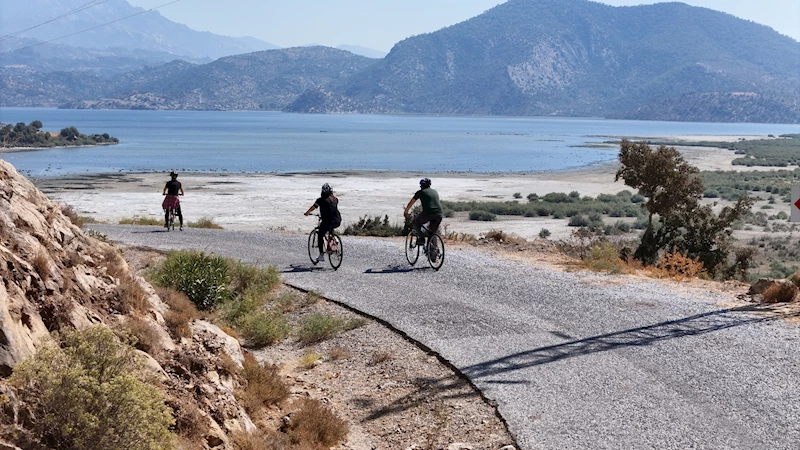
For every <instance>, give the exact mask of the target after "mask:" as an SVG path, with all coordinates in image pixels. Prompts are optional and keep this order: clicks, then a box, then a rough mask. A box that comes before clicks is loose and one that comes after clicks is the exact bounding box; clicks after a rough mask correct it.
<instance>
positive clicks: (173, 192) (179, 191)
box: [161, 171, 183, 231]
mask: <svg viewBox="0 0 800 450" xmlns="http://www.w3.org/2000/svg"><path fill="white" fill-rule="evenodd" d="M169 176H170V178H172V179H171V180H170V181H167V184H166V185H165V186H164V190H163V191H162V192H161V195H166V196H167V197H166V198H165V199H164V201H163V202H162V203H161V208H163V209H164V227H169V209H170V208H174V209H175V212H176V214H177V215H178V219H179V220H180V224H181V225H180V229H181V231H183V214H182V213H181V201H180V199H179V198H178V196H179V195H183V186H181V182H180V181H178V174H177V173H175V172H174V171H173V172H170V173H169Z"/></svg>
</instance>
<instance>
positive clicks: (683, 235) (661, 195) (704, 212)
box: [615, 139, 753, 273]
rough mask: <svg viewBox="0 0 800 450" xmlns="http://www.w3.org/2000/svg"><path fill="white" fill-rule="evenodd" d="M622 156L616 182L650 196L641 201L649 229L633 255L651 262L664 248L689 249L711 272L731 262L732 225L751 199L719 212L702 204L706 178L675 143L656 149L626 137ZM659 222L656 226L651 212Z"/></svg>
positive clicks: (651, 263) (743, 199) (747, 206)
mask: <svg viewBox="0 0 800 450" xmlns="http://www.w3.org/2000/svg"><path fill="white" fill-rule="evenodd" d="M619 160H620V163H622V167H621V168H620V169H619V170H618V171H617V174H616V178H615V180H619V179H620V178H622V179H623V180H624V181H625V184H626V185H628V186H630V187H633V188H636V189H638V190H639V193H640V194H642V195H644V196H645V197H647V201H646V202H645V203H644V204H643V206H644V208H645V209H647V211H648V221H647V228H646V229H645V232H644V235H643V236H642V242H641V244H640V245H639V247H638V248H637V249H636V252H635V253H634V257H635V258H636V259H638V260H640V261H642V262H643V263H645V264H649V265H653V264H655V262H656V261H657V260H658V254H659V251H660V250H663V249H668V250H670V251H672V252H675V251H678V252H681V251H685V252H687V254H688V255H689V256H690V257H696V258H699V260H700V261H702V262H703V265H704V267H705V268H706V270H708V271H709V272H710V273H714V272H715V271H717V269H718V268H720V267H721V266H722V265H723V263H724V262H725V261H726V260H727V257H728V253H729V251H730V244H729V238H730V234H731V230H730V226H731V224H732V223H733V222H734V221H736V220H738V219H740V218H741V217H742V216H744V215H745V214H747V213H748V212H749V210H750V207H751V206H752V204H753V201H752V200H751V199H748V198H742V199H739V201H738V202H737V203H736V204H735V205H734V206H733V207H726V208H723V210H722V211H721V212H720V214H719V215H717V214H714V212H713V211H712V209H711V207H710V206H702V205H701V204H700V199H701V198H702V197H703V192H704V190H705V189H704V186H703V182H702V181H701V180H700V178H698V177H697V176H695V175H696V174H697V173H698V172H699V170H698V169H697V168H696V167H694V166H692V165H690V164H689V163H687V162H686V160H685V159H684V158H683V156H682V155H681V154H680V153H679V152H678V151H677V150H675V148H673V147H669V148H668V147H665V146H663V145H662V146H661V147H659V148H658V149H657V150H655V151H654V150H652V149H651V148H650V147H649V146H648V145H647V144H646V143H645V142H639V143H631V142H629V141H628V140H626V139H625V140H623V141H622V144H621V145H620V153H619ZM654 215H658V216H659V217H660V219H661V225H660V227H658V229H656V227H655V225H654V221H653V216H654Z"/></svg>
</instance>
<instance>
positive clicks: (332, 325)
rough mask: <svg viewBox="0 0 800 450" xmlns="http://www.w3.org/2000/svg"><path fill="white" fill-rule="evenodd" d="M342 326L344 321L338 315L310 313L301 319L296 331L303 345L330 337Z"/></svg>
mask: <svg viewBox="0 0 800 450" xmlns="http://www.w3.org/2000/svg"><path fill="white" fill-rule="evenodd" d="M343 326H344V321H343V320H342V319H339V318H338V317H332V316H327V315H324V314H318V313H315V314H311V315H309V316H308V317H306V318H305V320H303V324H302V326H301V327H300V330H299V331H298V339H299V340H300V342H301V343H302V344H304V345H308V344H313V343H315V342H320V341H324V340H326V339H330V338H331V337H332V336H333V335H334V334H336V333H338V332H339V331H340V330H341V329H342V328H343Z"/></svg>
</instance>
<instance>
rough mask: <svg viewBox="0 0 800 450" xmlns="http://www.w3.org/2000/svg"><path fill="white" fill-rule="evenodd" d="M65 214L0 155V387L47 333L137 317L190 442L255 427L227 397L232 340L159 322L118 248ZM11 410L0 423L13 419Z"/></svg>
mask: <svg viewBox="0 0 800 450" xmlns="http://www.w3.org/2000/svg"><path fill="white" fill-rule="evenodd" d="M70 215H71V212H70V210H69V209H68V208H66V209H64V210H62V207H61V206H59V205H57V204H56V203H54V202H52V201H50V200H49V199H48V198H47V197H46V196H45V195H44V194H42V193H41V192H40V191H39V190H38V189H36V187H35V186H34V185H33V184H32V183H30V181H28V180H27V179H25V178H24V177H23V176H22V175H20V174H19V173H18V172H17V171H16V170H15V169H14V167H13V166H12V165H10V164H9V163H7V162H5V161H3V160H0V278H2V282H0V393H3V392H5V391H9V389H10V388H9V387H8V386H7V385H6V384H5V383H4V382H3V378H6V377H7V376H9V375H10V374H11V373H12V372H13V369H14V367H15V366H16V365H17V364H18V363H19V362H20V361H22V360H23V359H25V358H27V357H29V356H31V355H33V354H34V353H35V352H36V350H37V347H39V346H40V345H42V343H43V342H46V341H47V340H49V339H51V333H52V332H56V331H58V330H62V329H83V328H86V327H88V326H92V325H96V324H103V325H106V326H109V327H111V328H118V329H124V328H125V327H126V326H128V327H132V324H137V326H138V329H143V328H146V329H148V336H150V337H151V338H150V339H149V342H148V343H147V344H148V345H147V346H146V348H141V349H142V350H145V351H147V353H144V352H140V354H141V356H142V359H143V361H144V363H145V366H146V367H147V368H148V369H149V370H150V371H151V372H152V373H153V375H154V378H155V379H157V380H158V382H159V383H160V385H161V386H163V388H164V389H165V391H166V396H167V399H168V404H169V405H170V406H171V407H172V409H173V415H174V416H175V419H176V430H177V431H180V427H181V426H183V427H185V428H186V427H189V428H191V429H192V433H191V435H192V438H193V439H194V440H193V441H192V442H191V444H192V448H231V445H230V443H229V435H230V434H231V433H232V432H234V431H237V430H247V431H249V430H253V429H254V428H255V426H254V425H253V422H252V421H251V420H250V418H249V417H248V415H247V413H246V412H245V410H244V409H243V408H242V407H241V406H240V405H239V403H238V402H237V400H236V398H235V397H234V392H235V390H237V389H239V388H240V387H241V386H240V384H239V380H238V378H237V372H238V369H240V368H241V367H242V360H243V352H242V349H241V347H240V346H239V342H238V341H237V340H236V339H235V338H233V337H231V336H228V335H227V334H225V333H224V332H223V331H222V330H221V329H220V328H218V327H217V326H215V325H213V324H211V323H208V322H205V321H201V320H195V321H193V322H192V323H191V324H190V327H191V331H192V333H191V334H192V336H191V337H190V338H186V337H180V336H172V335H170V333H169V331H168V329H167V327H166V326H165V321H164V316H165V315H166V313H167V312H168V310H169V307H168V306H167V305H166V304H165V303H164V302H162V301H161V299H160V298H159V296H158V295H157V294H156V291H155V290H154V289H153V288H152V286H150V285H149V284H147V283H146V282H145V280H144V279H142V278H140V277H136V276H134V275H133V274H132V273H131V271H130V269H129V268H128V265H127V263H126V262H125V261H124V259H123V258H122V257H121V254H120V252H119V250H117V249H116V248H114V247H113V246H112V245H110V244H108V243H105V242H102V241H101V240H98V239H96V238H93V237H90V236H87V235H85V234H84V233H83V232H82V231H81V229H80V228H79V227H78V226H77V225H75V224H74V223H73V220H75V219H77V218H73V219H71V218H70V217H69V216H70ZM129 329H130V328H129ZM134 334H135V333H134ZM140 347H141V346H140ZM2 397H3V398H2V399H0V400H3V399H4V401H5V402H6V403H9V402H11V403H13V401H14V396H13V395H6V394H2ZM0 406H3V408H4V409H10V410H17V409H18V406H19V405H11V406H9V405H8V404H6V405H3V402H2V401H0ZM6 416H8V415H6ZM17 416H19V414H13V415H12V417H6V418H5V419H3V420H2V421H0V424H5V425H7V426H10V427H14V426H17V427H19V426H23V425H24V424H19V423H16V420H18V419H17ZM2 441H3V436H0V442H2ZM3 445H5V444H3ZM9 445H10V444H9ZM11 448H14V447H11Z"/></svg>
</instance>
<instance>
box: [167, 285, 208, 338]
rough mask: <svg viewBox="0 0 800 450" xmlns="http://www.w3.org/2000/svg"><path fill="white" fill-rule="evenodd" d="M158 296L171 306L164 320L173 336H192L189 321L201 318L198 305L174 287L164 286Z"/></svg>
mask: <svg viewBox="0 0 800 450" xmlns="http://www.w3.org/2000/svg"><path fill="white" fill-rule="evenodd" d="M157 292H158V296H159V297H160V298H161V300H163V301H164V303H166V304H167V305H168V306H169V311H167V313H166V314H165V315H164V321H165V322H166V323H167V327H168V328H169V330H170V333H172V335H173V336H177V337H185V338H189V337H192V327H190V326H189V322H191V321H192V320H195V319H199V318H200V313H199V312H198V311H197V307H196V306H194V303H192V301H191V300H189V297H187V296H186V294H184V293H183V292H179V291H176V290H174V289H169V288H162V289H159V290H158V291H157Z"/></svg>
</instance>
